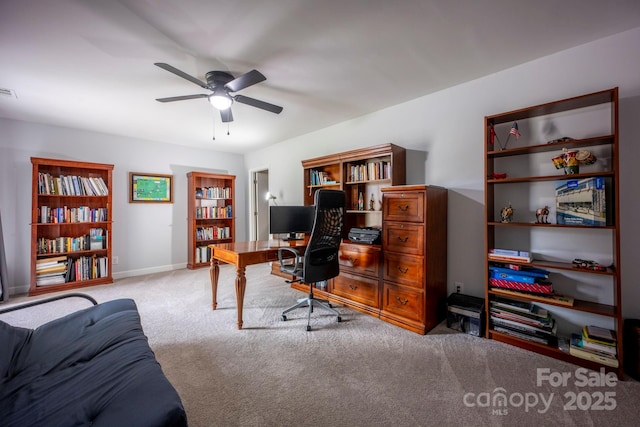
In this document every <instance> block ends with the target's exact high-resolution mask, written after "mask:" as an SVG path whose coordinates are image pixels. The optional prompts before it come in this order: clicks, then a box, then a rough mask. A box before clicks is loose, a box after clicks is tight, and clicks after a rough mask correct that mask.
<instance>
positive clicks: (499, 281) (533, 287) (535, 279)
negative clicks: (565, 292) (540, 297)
mask: <svg viewBox="0 0 640 427" xmlns="http://www.w3.org/2000/svg"><path fill="white" fill-rule="evenodd" d="M489 282H490V283H491V286H493V287H496V288H506V289H513V290H516V291H522V292H528V293H532V294H551V293H553V288H552V286H551V282H550V281H549V271H547V270H544V269H542V268H534V267H529V266H519V265H511V264H502V263H494V264H492V265H491V266H489Z"/></svg>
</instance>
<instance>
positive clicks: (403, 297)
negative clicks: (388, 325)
mask: <svg viewBox="0 0 640 427" xmlns="http://www.w3.org/2000/svg"><path fill="white" fill-rule="evenodd" d="M382 310H383V311H387V312H389V313H393V314H396V315H399V316H402V317H404V318H407V319H412V320H417V321H420V322H421V321H423V320H424V312H425V306H424V292H421V291H418V290H416V289H413V288H406V287H403V286H397V285H394V284H391V283H386V282H385V283H384V290H383V296H382Z"/></svg>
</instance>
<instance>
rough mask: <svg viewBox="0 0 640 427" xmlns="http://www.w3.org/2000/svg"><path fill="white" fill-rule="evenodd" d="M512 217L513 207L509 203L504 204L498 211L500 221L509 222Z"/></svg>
mask: <svg viewBox="0 0 640 427" xmlns="http://www.w3.org/2000/svg"><path fill="white" fill-rule="evenodd" d="M512 217H513V208H512V207H511V203H509V206H505V207H504V208H502V210H501V211H500V218H501V219H502V222H511V218H512Z"/></svg>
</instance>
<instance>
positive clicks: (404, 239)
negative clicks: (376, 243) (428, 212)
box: [398, 236, 409, 243]
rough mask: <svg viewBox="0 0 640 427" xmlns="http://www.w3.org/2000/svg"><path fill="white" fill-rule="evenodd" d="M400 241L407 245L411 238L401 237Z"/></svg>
mask: <svg viewBox="0 0 640 427" xmlns="http://www.w3.org/2000/svg"><path fill="white" fill-rule="evenodd" d="M398 240H399V241H400V242H401V243H407V241H408V240H409V236H406V237H400V236H398Z"/></svg>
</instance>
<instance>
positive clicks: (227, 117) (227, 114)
mask: <svg viewBox="0 0 640 427" xmlns="http://www.w3.org/2000/svg"><path fill="white" fill-rule="evenodd" d="M220 118H222V123H229V122H232V121H233V114H232V113H231V108H227V109H226V110H220Z"/></svg>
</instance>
